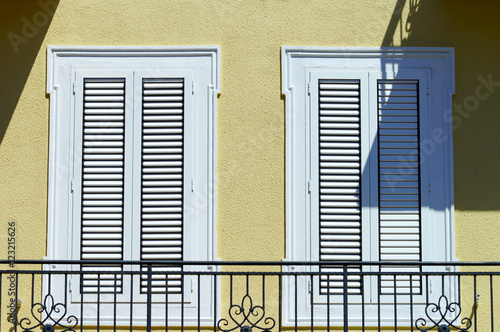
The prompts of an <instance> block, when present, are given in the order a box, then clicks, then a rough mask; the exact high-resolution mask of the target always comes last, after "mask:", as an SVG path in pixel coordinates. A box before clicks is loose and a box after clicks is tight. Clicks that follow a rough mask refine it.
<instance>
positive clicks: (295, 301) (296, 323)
mask: <svg viewBox="0 0 500 332" xmlns="http://www.w3.org/2000/svg"><path fill="white" fill-rule="evenodd" d="M294 280H295V298H294V304H295V332H297V325H298V317H297V313H298V312H297V275H296V274H295V275H294Z"/></svg>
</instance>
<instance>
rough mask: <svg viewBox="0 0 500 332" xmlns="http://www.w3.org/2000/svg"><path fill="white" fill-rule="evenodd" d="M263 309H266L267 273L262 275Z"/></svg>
mask: <svg viewBox="0 0 500 332" xmlns="http://www.w3.org/2000/svg"><path fill="white" fill-rule="evenodd" d="M262 309H264V310H265V309H266V275H265V274H263V275H262Z"/></svg>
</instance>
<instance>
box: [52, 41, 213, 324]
mask: <svg viewBox="0 0 500 332" xmlns="http://www.w3.org/2000/svg"><path fill="white" fill-rule="evenodd" d="M47 57H48V61H47V93H48V94H49V95H50V137H49V174H48V176H49V179H48V215H47V257H46V259H48V260H72V259H78V258H77V257H74V255H73V254H72V251H74V250H72V249H74V248H72V241H71V239H72V238H73V235H72V234H73V231H72V229H71V227H72V226H73V225H72V224H71V223H68V220H72V213H73V212H72V197H71V196H72V195H71V190H72V178H73V166H72V165H73V156H74V154H75V153H78V152H76V151H74V150H75V149H74V147H73V138H72V137H73V135H74V134H73V128H74V126H73V123H74V101H73V99H74V98H73V89H74V86H73V84H74V82H75V75H76V73H77V72H78V71H82V70H88V69H91V70H92V69H95V68H96V67H98V65H99V64H100V63H102V62H105V63H106V67H105V68H106V69H109V70H122V69H128V70H139V71H144V70H146V71H148V72H158V73H162V72H163V73H165V72H172V71H176V72H185V73H187V75H189V76H192V77H193V87H192V88H194V90H195V91H196V94H195V102H194V103H195V105H194V107H193V112H194V113H195V115H193V117H194V118H196V121H197V124H196V125H197V128H198V129H200V130H199V131H198V132H196V138H195V139H196V142H197V143H196V144H197V146H199V147H202V149H204V150H203V151H202V153H201V157H200V165H202V166H200V167H203V169H202V170H200V169H199V168H198V169H197V170H198V172H197V174H195V175H194V182H193V184H192V185H193V191H194V193H195V194H194V195H193V197H192V199H191V202H192V203H191V204H192V205H193V207H194V208H195V212H194V218H195V220H196V222H197V223H198V222H203V228H202V227H200V225H201V224H199V225H198V227H191V229H192V230H193V232H192V234H191V240H189V239H186V241H185V243H187V244H188V245H189V248H188V250H187V251H186V252H187V253H191V254H190V255H188V257H185V260H187V261H189V260H192V261H194V260H199V261H216V260H217V254H216V235H217V234H216V225H215V220H216V209H215V207H216V186H215V181H216V174H215V172H216V102H217V95H218V94H219V93H220V47H219V46H190V47H170V46H169V47H164V46H158V47H156V46H148V47H77V46H49V47H48V50H47ZM189 84H191V83H189ZM190 90H191V87H189V91H190ZM200 151H201V150H200ZM197 157H199V156H198V155H197ZM188 181H190V180H188ZM186 213H190V212H189V211H186ZM205 234H206V235H205ZM185 245H186V244H185ZM46 268H47V269H49V270H69V269H71V267H68V266H67V265H51V266H49V267H46ZM194 268H195V269H196V270H201V271H203V270H207V271H213V269H214V267H213V266H196V267H194ZM68 283H69V284H68V286H71V285H70V283H71V282H70V281H68ZM193 284H195V283H193ZM212 284H213V283H212ZM206 286H207V287H206V288H207V289H208V291H207V292H206V293H207V294H206V295H207V296H209V297H210V299H208V298H204V297H203V296H205V295H203V296H202V300H203V301H202V302H201V304H200V308H201V321H200V322H201V324H207V325H209V324H211V323H213V319H214V318H213V317H214V310H215V308H214V305H213V304H214V299H213V296H217V295H216V294H213V293H214V292H213V289H212V287H211V286H210V285H206ZM47 287H48V284H47V280H45V281H44V289H45V290H47V289H48V288H47ZM194 287H196V286H194ZM186 288H187V287H186ZM189 288H190V287H189ZM201 288H202V289H205V288H204V286H203V285H202V287H201ZM218 288H219V289H220V287H218ZM68 289H69V288H68ZM56 292H57V294H56ZM195 292H196V290H195ZM51 293H52V294H53V295H54V296H56V295H57V296H63V297H62V298H63V299H64V288H63V287H57V289H56V288H54V287H52V292H51ZM208 293H210V294H208ZM194 294H196V293H194ZM70 298H76V297H74V296H71V297H68V299H70ZM187 301H189V302H187ZM218 301H219V299H218V298H217V302H218ZM196 302H197V300H196V299H195V296H192V298H191V299H190V296H186V297H185V304H184V324H185V325H196V324H198V317H197V309H198V304H197V303H196ZM203 303H205V304H203ZM137 307H140V305H138V306H137ZM164 308H165V307H164V306H163V308H158V310H160V312H163V313H164V312H165V309H164ZM137 309H139V308H137ZM180 310H181V305H180V304H179V303H177V304H169V312H171V313H172V315H171V319H169V325H180V314H179V315H177V314H176V311H179V313H180ZM68 312H73V313H75V314H79V313H80V309H79V303H78V301H76V302H75V303H69V305H68ZM143 313H144V314H143ZM143 313H141V314H138V315H137V317H136V316H134V324H138V325H144V324H145V323H146V320H145V317H142V316H143V315H145V311H143ZM141 315H142V316H141ZM106 316H107V315H104V314H101V319H100V323H101V324H107V325H112V324H113V317H112V316H108V317H106ZM153 317H155V315H154V312H153ZM159 317H163V315H159ZM92 319H93V318H92V317H89V315H86V322H85V323H86V324H91V323H92ZM128 323H129V312H128V311H126V310H125V312H124V314H123V317H117V324H118V325H127V324H128ZM162 324H164V319H161V318H159V319H158V321H156V320H155V319H153V325H162Z"/></svg>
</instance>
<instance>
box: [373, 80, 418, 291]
mask: <svg viewBox="0 0 500 332" xmlns="http://www.w3.org/2000/svg"><path fill="white" fill-rule="evenodd" d="M418 87H419V82H418V80H378V84H377V90H378V105H379V106H378V151H379V152H378V155H379V226H380V229H379V230H380V233H379V236H380V261H382V262H383V261H417V262H418V261H420V260H421V237H420V236H421V235H420V221H421V204H420V159H419V102H418V98H419V96H418ZM398 268H399V269H400V270H405V271H408V270H413V271H419V268H418V267H411V266H406V267H389V266H386V267H383V266H382V268H381V271H394V270H397V269H398ZM412 281H413V289H412V290H411V291H412V293H413V294H417V293H420V279H418V278H417V277H415V278H413V280H412ZM409 282H410V281H409V277H404V276H400V277H398V278H397V282H396V288H397V293H406V294H408V293H410V289H409V287H410V284H409ZM381 283H382V284H381V292H382V293H394V279H393V277H387V276H386V277H382V281H381Z"/></svg>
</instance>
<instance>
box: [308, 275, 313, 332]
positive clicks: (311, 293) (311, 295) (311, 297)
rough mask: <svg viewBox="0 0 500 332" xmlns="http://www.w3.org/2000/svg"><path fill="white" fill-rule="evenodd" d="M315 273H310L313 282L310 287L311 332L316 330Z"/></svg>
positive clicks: (310, 280)
mask: <svg viewBox="0 0 500 332" xmlns="http://www.w3.org/2000/svg"><path fill="white" fill-rule="evenodd" d="M313 280H314V279H313V274H312V272H311V274H310V275H309V282H310V283H311V289H310V301H311V332H313V331H314V282H313Z"/></svg>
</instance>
